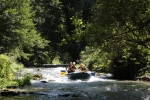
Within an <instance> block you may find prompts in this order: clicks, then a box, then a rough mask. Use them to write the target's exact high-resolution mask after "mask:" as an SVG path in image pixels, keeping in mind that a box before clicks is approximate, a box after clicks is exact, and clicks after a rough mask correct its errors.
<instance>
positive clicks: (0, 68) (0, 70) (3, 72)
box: [0, 55, 12, 80]
mask: <svg viewBox="0 0 150 100" xmlns="http://www.w3.org/2000/svg"><path fill="white" fill-rule="evenodd" d="M10 64H11V61H10V60H9V59H8V57H7V56H5V55H0V79H2V78H4V79H7V80H11V79H12V77H11V68H10Z"/></svg>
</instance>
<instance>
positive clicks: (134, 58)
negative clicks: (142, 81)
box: [110, 48, 148, 80]
mask: <svg viewBox="0 0 150 100" xmlns="http://www.w3.org/2000/svg"><path fill="white" fill-rule="evenodd" d="M147 64H148V58H147V53H146V52H142V53H141V51H140V50H139V49H133V48H132V49H130V50H128V51H127V52H122V54H121V55H119V56H117V57H115V58H114V59H113V61H112V63H111V66H110V67H111V71H112V74H113V75H114V77H115V78H117V79H131V80H132V79H135V77H137V76H140V75H142V74H144V73H145V71H144V70H143V69H145V68H146V67H147Z"/></svg>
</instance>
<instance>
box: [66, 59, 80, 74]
mask: <svg viewBox="0 0 150 100" xmlns="http://www.w3.org/2000/svg"><path fill="white" fill-rule="evenodd" d="M77 69H78V68H77V67H76V63H75V62H73V65H72V66H71V67H69V70H68V73H71V72H75V71H76V70H77Z"/></svg>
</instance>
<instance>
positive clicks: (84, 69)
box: [80, 64, 89, 72]
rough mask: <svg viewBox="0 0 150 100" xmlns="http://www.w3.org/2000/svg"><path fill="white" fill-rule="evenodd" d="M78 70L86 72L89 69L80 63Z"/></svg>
mask: <svg viewBox="0 0 150 100" xmlns="http://www.w3.org/2000/svg"><path fill="white" fill-rule="evenodd" d="M80 71H83V72H87V71H89V69H88V68H86V67H85V65H84V64H81V67H80Z"/></svg>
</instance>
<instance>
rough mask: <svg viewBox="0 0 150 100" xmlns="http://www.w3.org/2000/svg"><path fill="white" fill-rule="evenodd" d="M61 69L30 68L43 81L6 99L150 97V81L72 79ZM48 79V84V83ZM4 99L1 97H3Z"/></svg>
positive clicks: (137, 99)
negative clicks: (40, 76)
mask: <svg viewBox="0 0 150 100" xmlns="http://www.w3.org/2000/svg"><path fill="white" fill-rule="evenodd" d="M64 69H65V68H63V67H57V68H40V70H39V71H38V68H28V72H31V73H32V74H41V75H43V79H42V80H31V83H32V85H31V86H25V87H23V88H21V89H15V91H25V92H35V93H36V94H21V95H19V96H13V97H1V99H2V100H20V99H22V100H150V83H146V82H145V83H144V82H131V81H117V80H113V79H109V78H105V77H100V76H92V77H91V78H90V79H89V80H70V79H68V78H67V77H66V76H65V75H61V72H60V70H64ZM46 82H47V83H46ZM1 99H0V100H1Z"/></svg>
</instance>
